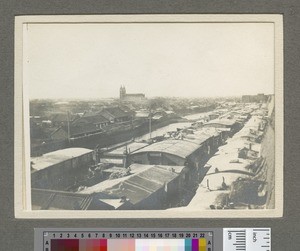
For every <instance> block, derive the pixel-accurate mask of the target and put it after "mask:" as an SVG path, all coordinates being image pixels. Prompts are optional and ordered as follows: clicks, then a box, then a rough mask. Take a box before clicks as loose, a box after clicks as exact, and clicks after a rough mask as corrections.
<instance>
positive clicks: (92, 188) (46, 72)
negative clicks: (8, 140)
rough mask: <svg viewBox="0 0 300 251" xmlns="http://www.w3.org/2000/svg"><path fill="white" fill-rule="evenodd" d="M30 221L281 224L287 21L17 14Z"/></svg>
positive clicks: (22, 152)
mask: <svg viewBox="0 0 300 251" xmlns="http://www.w3.org/2000/svg"><path fill="white" fill-rule="evenodd" d="M15 29H16V58H15V60H16V61H15V65H16V71H15V89H16V91H15V97H16V108H15V119H16V122H17V123H16V126H15V145H16V146H15V151H16V154H15V173H16V175H15V197H16V198H15V203H16V216H17V217H25V218H27V217H29V218H35V217H37V218H69V217H71V218H95V217H103V218H124V217H126V218H128V217H138V218H144V217H156V218H157V217H158V218H160V217H162V218H174V217H175V218H181V217H183V218H184V217H193V218H197V217H207V218H210V217H211V218H215V217H217V218H225V217H241V218H243V217H244V218H247V217H280V216H282V207H283V161H282V160H283V98H282V97H283V80H282V74H283V65H282V64H283V62H282V58H283V55H282V54H283V49H282V18H281V16H280V15H128V16H122V15H119V16H118V15H115V16H109V15H108V16H105V15H104V16H24V17H18V18H16V28H15Z"/></svg>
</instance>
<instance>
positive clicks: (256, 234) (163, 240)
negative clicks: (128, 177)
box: [34, 228, 271, 251]
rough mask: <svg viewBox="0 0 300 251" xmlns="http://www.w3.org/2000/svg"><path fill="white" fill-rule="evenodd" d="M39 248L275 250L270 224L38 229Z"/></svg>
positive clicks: (82, 250) (76, 250) (43, 250)
mask: <svg viewBox="0 0 300 251" xmlns="http://www.w3.org/2000/svg"><path fill="white" fill-rule="evenodd" d="M34 250H35V251H271V236H270V229H269V228H264V229H263V228H257V229H253V228H244V229H242V228H226V229H185V230H183V229H41V228H37V229H35V245H34Z"/></svg>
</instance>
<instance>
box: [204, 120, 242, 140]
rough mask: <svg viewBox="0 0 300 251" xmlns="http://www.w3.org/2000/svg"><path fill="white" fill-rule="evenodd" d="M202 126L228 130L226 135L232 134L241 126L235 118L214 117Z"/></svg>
mask: <svg viewBox="0 0 300 251" xmlns="http://www.w3.org/2000/svg"><path fill="white" fill-rule="evenodd" d="M203 127H214V128H219V129H220V130H223V131H225V132H226V131H228V136H230V137H231V136H232V135H233V134H235V133H236V132H238V131H239V130H240V129H241V128H242V124H240V123H238V122H237V121H236V120H235V119H214V120H211V121H209V122H207V123H205V124H204V125H203Z"/></svg>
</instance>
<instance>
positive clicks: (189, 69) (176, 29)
mask: <svg viewBox="0 0 300 251" xmlns="http://www.w3.org/2000/svg"><path fill="white" fill-rule="evenodd" d="M25 45H26V46H27V48H28V50H27V49H26V47H25V50H26V52H27V55H25V58H26V59H27V60H26V59H25V62H26V61H27V66H26V67H27V68H26V69H27V70H26V74H27V75H26V76H27V77H26V79H27V83H28V85H29V97H30V98H31V99H33V98H93V99H94V98H108V97H117V96H118V95H119V88H120V85H125V86H126V89H127V93H135V92H142V93H145V94H146V96H147V97H153V96H178V97H202V96H233V95H242V94H257V93H266V94H269V93H274V30H273V25H272V24H267V23H265V24H263V23H256V24H255V23H252V24H250V23H247V24H246V23H244V24H242V23H237V24H232V23H231V24H229V23H227V24H224V23H223V24H217V23H215V24H212V23H210V24H208V23H206V24H199V23H198V24H30V25H28V29H27V34H26V38H25Z"/></svg>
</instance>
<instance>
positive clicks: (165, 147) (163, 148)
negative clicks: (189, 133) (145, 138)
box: [134, 139, 199, 159]
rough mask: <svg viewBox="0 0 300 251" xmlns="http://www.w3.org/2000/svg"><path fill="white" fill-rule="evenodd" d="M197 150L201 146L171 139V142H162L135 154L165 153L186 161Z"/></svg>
mask: <svg viewBox="0 0 300 251" xmlns="http://www.w3.org/2000/svg"><path fill="white" fill-rule="evenodd" d="M197 149H199V144H197V143H193V142H190V141H186V140H180V139H179V140H173V139H169V140H164V141H160V142H157V143H154V144H151V145H149V146H146V147H144V148H142V149H140V150H138V151H136V152H135V153H134V154H139V153H147V152H163V153H168V154H172V155H176V156H179V157H181V158H184V159H185V158H186V157H188V156H189V155H191V154H192V153H193V152H195V151H196V150H197Z"/></svg>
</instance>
